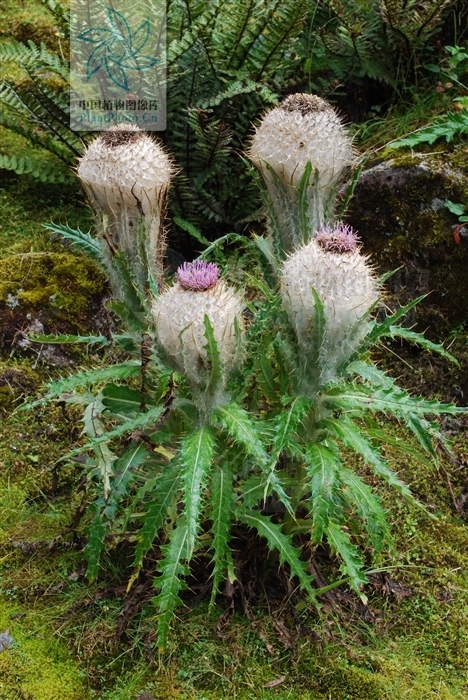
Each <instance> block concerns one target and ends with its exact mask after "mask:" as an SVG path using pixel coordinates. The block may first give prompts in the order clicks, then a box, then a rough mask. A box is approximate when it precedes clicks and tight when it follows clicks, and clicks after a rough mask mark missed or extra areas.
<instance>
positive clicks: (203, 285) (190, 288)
mask: <svg viewBox="0 0 468 700" xmlns="http://www.w3.org/2000/svg"><path fill="white" fill-rule="evenodd" d="M177 276H178V281H177V282H176V284H175V285H174V286H173V287H169V288H168V289H167V290H166V291H165V292H164V293H163V294H162V295H161V296H160V297H158V298H157V299H156V300H155V302H154V304H153V318H154V323H155V327H156V335H157V340H158V342H159V344H160V345H161V347H162V349H163V350H164V353H165V355H166V357H167V359H168V360H169V361H170V362H171V364H172V365H173V366H174V367H175V368H176V369H177V370H178V371H179V372H181V373H182V374H184V375H185V377H186V378H187V380H188V382H189V384H190V385H191V386H192V388H193V389H195V391H196V392H203V391H204V390H205V388H206V384H207V380H208V377H209V367H208V366H207V352H206V349H205V346H206V344H207V339H206V336H205V333H206V328H205V315H207V316H208V318H209V320H210V324H211V326H212V328H213V335H214V338H215V340H216V344H217V347H218V352H219V359H220V363H221V367H222V378H221V384H220V385H219V386H218V387H216V390H215V396H214V397H211V399H210V400H211V401H212V402H213V401H214V402H215V403H216V402H219V401H221V400H222V394H223V389H224V386H225V383H226V381H227V377H228V375H229V373H230V371H231V370H232V369H234V367H235V365H236V363H237V361H238V356H239V341H240V340H241V337H239V331H240V336H242V329H243V319H242V307H243V302H242V298H241V297H240V295H238V294H237V292H236V291H235V290H234V289H233V288H232V287H230V286H228V285H227V284H226V283H225V282H224V281H223V280H220V279H218V276H219V269H218V268H217V266H216V265H214V263H205V262H199V261H196V262H194V263H186V264H185V265H184V266H183V267H182V269H180V268H179V271H178V275H177Z"/></svg>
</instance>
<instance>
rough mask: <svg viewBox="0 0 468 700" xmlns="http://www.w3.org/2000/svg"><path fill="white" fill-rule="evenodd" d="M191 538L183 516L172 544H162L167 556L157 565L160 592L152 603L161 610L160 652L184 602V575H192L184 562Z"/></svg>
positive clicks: (157, 584)
mask: <svg viewBox="0 0 468 700" xmlns="http://www.w3.org/2000/svg"><path fill="white" fill-rule="evenodd" d="M188 540H189V533H188V527H187V521H186V519H185V517H184V516H181V517H180V518H179V519H178V520H177V524H176V526H175V528H174V530H173V531H172V533H171V536H170V540H169V544H168V545H164V546H162V547H161V550H162V552H163V555H164V558H163V559H162V560H161V561H160V563H159V566H158V571H160V572H161V575H160V576H158V577H157V578H156V579H155V581H154V585H155V587H156V588H158V589H159V591H160V592H159V594H158V595H157V596H156V597H155V598H154V599H153V602H154V604H155V605H156V608H157V610H158V647H159V651H161V652H163V651H164V650H165V648H166V645H167V636H168V634H169V626H170V624H171V621H172V619H173V617H174V609H175V608H176V606H177V605H180V604H181V603H182V601H181V600H180V598H179V591H180V590H182V589H184V588H186V587H187V585H186V584H185V582H184V581H182V580H181V577H183V576H188V574H189V568H188V566H187V564H186V563H185V562H186V560H187V559H188V558H189V553H188V546H187V545H188Z"/></svg>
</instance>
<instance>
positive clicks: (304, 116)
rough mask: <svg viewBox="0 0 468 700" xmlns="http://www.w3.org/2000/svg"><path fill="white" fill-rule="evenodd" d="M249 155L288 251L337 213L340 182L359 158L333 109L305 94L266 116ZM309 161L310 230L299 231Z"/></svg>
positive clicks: (306, 238) (254, 138)
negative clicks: (302, 189) (301, 190)
mask: <svg viewBox="0 0 468 700" xmlns="http://www.w3.org/2000/svg"><path fill="white" fill-rule="evenodd" d="M248 155H249V157H250V159H251V160H252V161H253V162H254V164H255V165H256V166H257V168H258V169H259V170H260V172H261V174H262V177H263V179H264V180H265V183H266V185H267V188H268V194H269V197H270V199H271V202H272V205H273V209H274V211H275V214H276V218H277V221H278V225H279V228H280V231H281V235H282V239H283V247H284V249H285V250H286V251H287V252H291V251H292V250H294V248H295V247H297V246H298V245H299V244H300V243H302V242H304V241H307V240H308V239H309V238H310V237H311V235H313V233H314V231H315V230H317V229H318V228H320V227H321V226H323V225H324V223H325V221H326V220H327V219H329V218H331V217H332V215H333V207H334V201H335V193H336V188H337V185H338V184H339V182H340V181H341V180H342V179H343V177H344V176H345V175H346V173H347V172H348V170H349V168H350V166H351V165H352V163H353V161H354V154H353V148H352V144H351V139H350V137H349V136H348V134H347V132H346V129H345V128H344V126H343V124H342V122H341V119H340V117H339V116H338V115H337V114H336V112H335V110H334V109H333V107H332V106H331V105H330V104H328V102H326V101H325V100H323V99H321V98H320V97H317V96H316V95H308V94H301V93H298V94H295V95H289V96H288V97H286V98H285V99H284V100H283V101H282V102H281V104H280V105H279V106H278V107H275V108H274V109H272V110H270V111H269V112H267V113H266V114H265V115H264V117H263V119H262V121H261V122H260V124H259V125H258V127H257V129H256V131H255V134H254V137H253V139H252V142H251V146H250V149H249V152H248ZM308 162H310V163H311V166H312V173H311V175H310V179H309V183H308V187H307V193H306V196H307V199H308V217H309V221H310V230H309V231H308V232H304V231H301V230H298V221H300V220H301V218H302V217H301V214H300V212H299V211H297V206H298V201H297V198H298V187H299V184H300V182H301V178H302V177H303V175H304V171H305V168H306V165H307V163H308ZM272 171H273V172H272ZM278 180H279V184H280V187H278ZM281 190H282V191H281Z"/></svg>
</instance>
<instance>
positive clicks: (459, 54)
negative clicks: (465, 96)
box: [424, 46, 468, 90]
mask: <svg viewBox="0 0 468 700" xmlns="http://www.w3.org/2000/svg"><path fill="white" fill-rule="evenodd" d="M445 50H446V51H447V52H448V54H449V55H448V56H447V57H446V58H445V59H444V60H443V61H442V62H441V65H440V66H438V65H436V64H434V63H426V64H425V65H424V68H426V69H427V70H429V71H431V72H432V73H436V74H437V75H440V76H443V77H444V78H448V79H449V80H450V81H451V82H449V83H446V84H445V86H444V87H445V88H451V87H453V84H454V83H455V85H457V86H458V87H461V88H462V89H463V90H466V89H467V88H466V85H465V84H464V83H463V82H462V81H461V80H460V78H461V77H462V76H464V75H466V71H467V69H468V53H467V52H466V49H465V47H462V46H446V47H445Z"/></svg>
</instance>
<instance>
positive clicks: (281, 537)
mask: <svg viewBox="0 0 468 700" xmlns="http://www.w3.org/2000/svg"><path fill="white" fill-rule="evenodd" d="M238 518H239V520H240V521H242V522H243V523H245V524H246V525H248V526H249V527H252V528H253V529H254V530H256V531H257V532H258V534H259V535H260V536H261V537H264V538H265V539H266V541H267V543H268V547H269V549H272V550H275V551H277V552H278V554H279V558H280V563H281V564H288V566H289V568H290V570H291V576H297V578H298V580H299V585H300V587H301V588H302V590H304V591H305V592H306V593H307V594H308V595H309V598H310V599H311V600H312V601H313V602H314V603H315V604H317V601H316V593H315V591H314V589H313V588H312V585H311V577H310V576H309V574H308V573H307V565H306V563H305V562H303V561H302V560H301V550H300V549H296V548H295V547H294V546H293V544H292V542H291V538H290V537H289V536H288V535H285V534H284V532H283V531H282V529H281V525H276V524H275V523H272V522H271V520H270V518H268V517H266V516H265V515H262V514H261V513H258V512H257V511H254V510H251V511H248V510H246V511H239V512H238Z"/></svg>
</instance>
